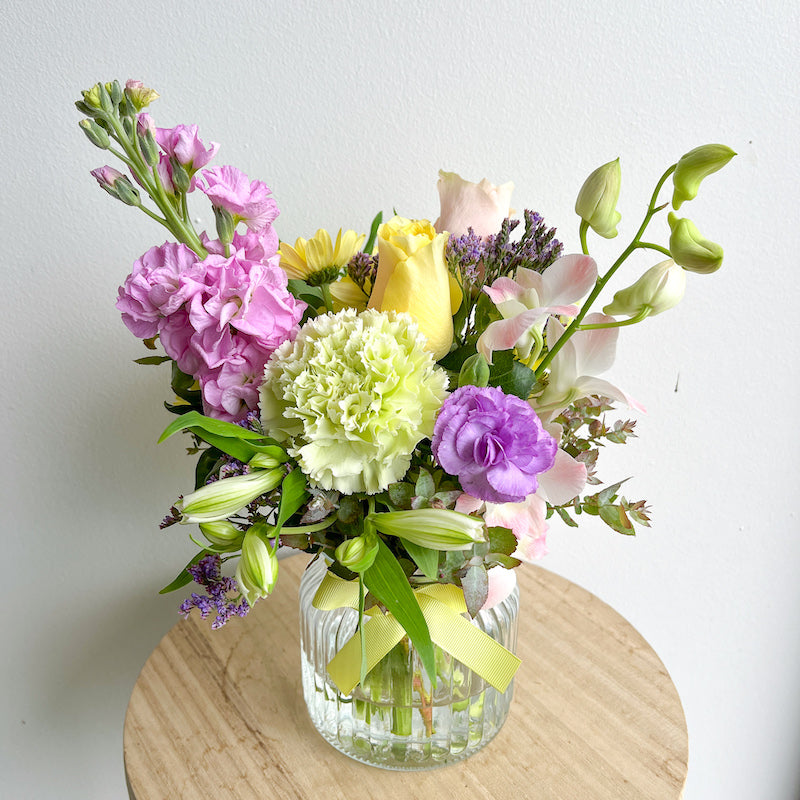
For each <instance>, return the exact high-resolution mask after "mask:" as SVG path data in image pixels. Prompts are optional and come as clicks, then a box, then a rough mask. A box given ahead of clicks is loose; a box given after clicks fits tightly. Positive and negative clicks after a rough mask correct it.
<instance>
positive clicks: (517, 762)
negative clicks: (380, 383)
mask: <svg viewBox="0 0 800 800" xmlns="http://www.w3.org/2000/svg"><path fill="white" fill-rule="evenodd" d="M306 563H307V559H306V558H305V557H304V556H295V557H292V558H289V559H284V560H282V561H281V562H280V579H279V581H278V585H277V588H276V590H275V593H274V594H273V595H272V596H271V597H270V598H268V599H266V600H262V601H261V602H259V603H258V604H257V605H256V607H255V608H254V609H253V611H251V613H250V614H249V616H248V617H246V618H245V619H235V620H233V621H232V622H231V623H229V624H228V625H226V626H225V627H224V628H222V629H221V630H219V631H212V630H211V629H210V622H209V621H208V620H207V621H205V622H203V621H202V620H201V619H200V617H199V614H196V612H195V613H193V614H192V617H191V618H190V619H189V620H181V621H180V622H178V623H177V624H176V625H175V626H174V627H173V628H172V630H170V631H169V633H168V634H167V635H166V636H165V637H164V638H163V639H162V640H161V643H160V644H159V645H158V647H156V649H155V650H154V651H153V653H152V654H151V655H150V657H149V658H148V660H147V662H146V663H145V665H144V668H143V669H142V672H141V674H140V675H139V678H138V680H137V681H136V685H135V687H134V689H133V693H132V695H131V700H130V704H129V705H128V712H127V716H126V718H125V732H124V754H125V771H126V777H127V780H128V790H129V792H130V796H131V798H133V799H134V800H201V799H202V800H206V798H219V800H264V798H270V800H273V799H275V800H283V798H287V800H288V798H292V799H293V800H298V798H314V800H316V799H317V798H319V799H320V800H337V799H338V798H342V799H344V798H347V800H362V798H363V800H373V799H374V798H377V797H380V798H381V800H391V798H404V799H407V800H412V798H424V800H434V798H438V797H440V796H442V795H452V796H456V795H457V796H459V797H462V798H473V797H475V798H485V799H486V800H488V799H489V798H492V800H503V798H515V799H516V800H522V799H523V798H531V799H532V800H556V798H558V799H559V800H604V799H605V798H608V799H609V800H628V799H629V798H630V799H631V800H633V799H634V798H636V799H637V800H678V798H680V797H681V795H682V793H683V786H684V782H685V780H686V770H687V760H688V737H687V733H686V722H685V719H684V715H683V708H682V707H681V702H680V699H679V697H678V694H677V691H676V690H675V687H674V685H673V683H672V681H671V679H670V677H669V674H668V673H667V670H666V669H665V668H664V665H663V664H662V663H661V661H660V660H659V658H658V656H657V655H656V654H655V652H653V650H652V649H651V647H650V646H649V645H648V644H647V642H646V641H645V640H644V639H643V638H642V637H641V636H640V635H639V633H638V632H637V631H636V630H635V629H634V628H633V627H632V626H631V625H630V624H629V623H628V622H627V621H626V620H625V619H624V618H623V617H621V616H620V615H619V614H617V612H616V611H614V610H613V609H612V608H610V607H609V606H607V605H606V604H605V603H603V602H602V601H601V600H599V599H598V598H596V597H595V596H594V595H592V594H590V593H589V592H587V591H586V590H584V589H582V588H580V587H579V586H576V585H575V584H574V583H570V582H569V581H568V580H566V579H564V578H561V577H559V576H557V575H555V574H553V573H551V572H548V571H547V570H545V569H542V568H541V567H536V566H528V565H523V566H522V567H520V568H519V569H518V570H517V575H518V578H519V583H520V594H521V610H520V621H519V639H518V649H517V653H518V655H519V656H520V657H521V658H522V666H521V667H520V669H519V672H518V673H517V677H516V679H515V684H514V701H513V703H512V705H511V713H510V714H509V717H508V720H507V721H506V724H505V725H504V727H503V728H502V730H501V731H500V733H499V734H498V735H497V736H496V737H495V739H494V740H493V741H492V742H491V743H490V744H489V745H487V746H486V747H485V748H484V749H483V750H481V751H480V752H478V753H477V754H476V755H474V756H472V757H470V758H468V759H467V760H465V761H463V762H460V763H457V764H453V765H451V766H447V767H442V768H439V769H435V770H431V771H425V772H412V773H404V772H390V771H387V770H382V769H376V768H375V767H368V766H365V765H363V764H360V763H358V762H356V761H353V760H351V759H349V758H347V756H344V755H342V754H341V753H339V752H338V751H337V750H335V749H334V748H333V747H331V746H330V745H329V744H328V743H327V742H326V741H325V740H324V739H323V738H322V737H321V736H320V735H319V734H318V733H317V732H316V729H315V728H314V727H313V725H312V724H311V721H310V720H309V718H308V714H307V712H306V708H305V702H304V701H303V691H302V686H301V680H300V643H299V631H298V627H299V626H298V618H297V615H298V611H297V589H298V585H299V582H300V575H301V573H302V570H303V567H304V566H305V564H306Z"/></svg>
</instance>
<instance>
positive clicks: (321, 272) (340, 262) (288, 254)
mask: <svg viewBox="0 0 800 800" xmlns="http://www.w3.org/2000/svg"><path fill="white" fill-rule="evenodd" d="M366 238H367V237H366V236H365V235H364V234H363V233H362V234H358V233H356V232H355V231H344V232H342V230H341V228H340V229H339V233H338V234H336V244H334V243H333V241H332V240H331V235H330V234H329V233H328V231H326V230H324V229H323V228H320V229H319V230H318V231H317V232H316V233H315V234H314V235H313V236H312V237H311V238H310V239H303V238H302V237H301V238H299V239H298V240H297V241H296V242H295V243H294V247H292V246H291V245H290V244H287V243H286V242H281V245H280V247H279V248H278V252H279V253H280V254H281V266H282V267H283V269H284V270H285V271H286V274H287V275H288V276H289V277H290V278H299V279H300V280H304V281H306V282H307V283H309V284H311V285H318V284H320V283H333V282H335V281H336V280H338V278H339V277H341V272H342V270H343V269H344V267H346V266H347V264H348V263H349V262H350V259H351V258H352V257H353V256H354V255H355V254H356V253H357V252H358V251H359V250H360V249H361V245H363V244H364V240H365V239H366ZM329 276H330V279H329V280H326V278H328V277H329Z"/></svg>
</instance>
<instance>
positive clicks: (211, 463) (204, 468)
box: [194, 447, 222, 489]
mask: <svg viewBox="0 0 800 800" xmlns="http://www.w3.org/2000/svg"><path fill="white" fill-rule="evenodd" d="M221 456H222V453H221V452H220V451H219V450H217V448H216V447H209V448H208V449H207V450H203V452H202V453H201V454H200V458H198V459H197V464H196V465H195V468H194V488H195V489H199V488H200V487H201V486H205V484H206V481H207V480H208V476H209V475H211V472H212V471H213V469H214V467H215V466H216V464H217V461H219V459H220V457H221Z"/></svg>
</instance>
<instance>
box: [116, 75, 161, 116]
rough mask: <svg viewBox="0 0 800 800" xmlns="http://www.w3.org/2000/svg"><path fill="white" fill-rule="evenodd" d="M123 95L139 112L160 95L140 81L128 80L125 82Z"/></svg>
mask: <svg viewBox="0 0 800 800" xmlns="http://www.w3.org/2000/svg"><path fill="white" fill-rule="evenodd" d="M125 96H126V97H127V98H128V100H129V102H130V104H131V105H132V106H133V107H134V109H136V111H137V112H139V111H141V110H142V109H143V108H147V106H149V105H150V103H152V102H153V101H154V100H157V99H158V98H159V97H160V96H161V95H159V93H158V92H157V91H156V90H155V89H148V88H147V87H146V86H145V85H144V84H143V83H142V82H141V81H134V80H129V81H127V82H126V83H125Z"/></svg>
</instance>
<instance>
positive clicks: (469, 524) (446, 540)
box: [366, 508, 486, 550]
mask: <svg viewBox="0 0 800 800" xmlns="http://www.w3.org/2000/svg"><path fill="white" fill-rule="evenodd" d="M366 521H368V522H370V523H372V525H374V526H375V528H376V529H377V530H378V531H380V532H381V533H384V534H386V535H387V536H397V537H398V538H400V539H406V540H408V541H409V542H413V543H414V544H418V545H420V546H421V547H429V548H431V549H432V550H466V549H468V548H470V547H472V545H473V544H476V543H477V542H483V541H486V538H485V534H484V527H483V522H482V521H481V520H479V519H478V518H477V517H469V516H467V515H466V514H460V513H459V512H458V511H450V510H449V509H446V508H420V509H417V510H415V511H387V512H385V513H383V514H369V515H368V516H367V518H366Z"/></svg>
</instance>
